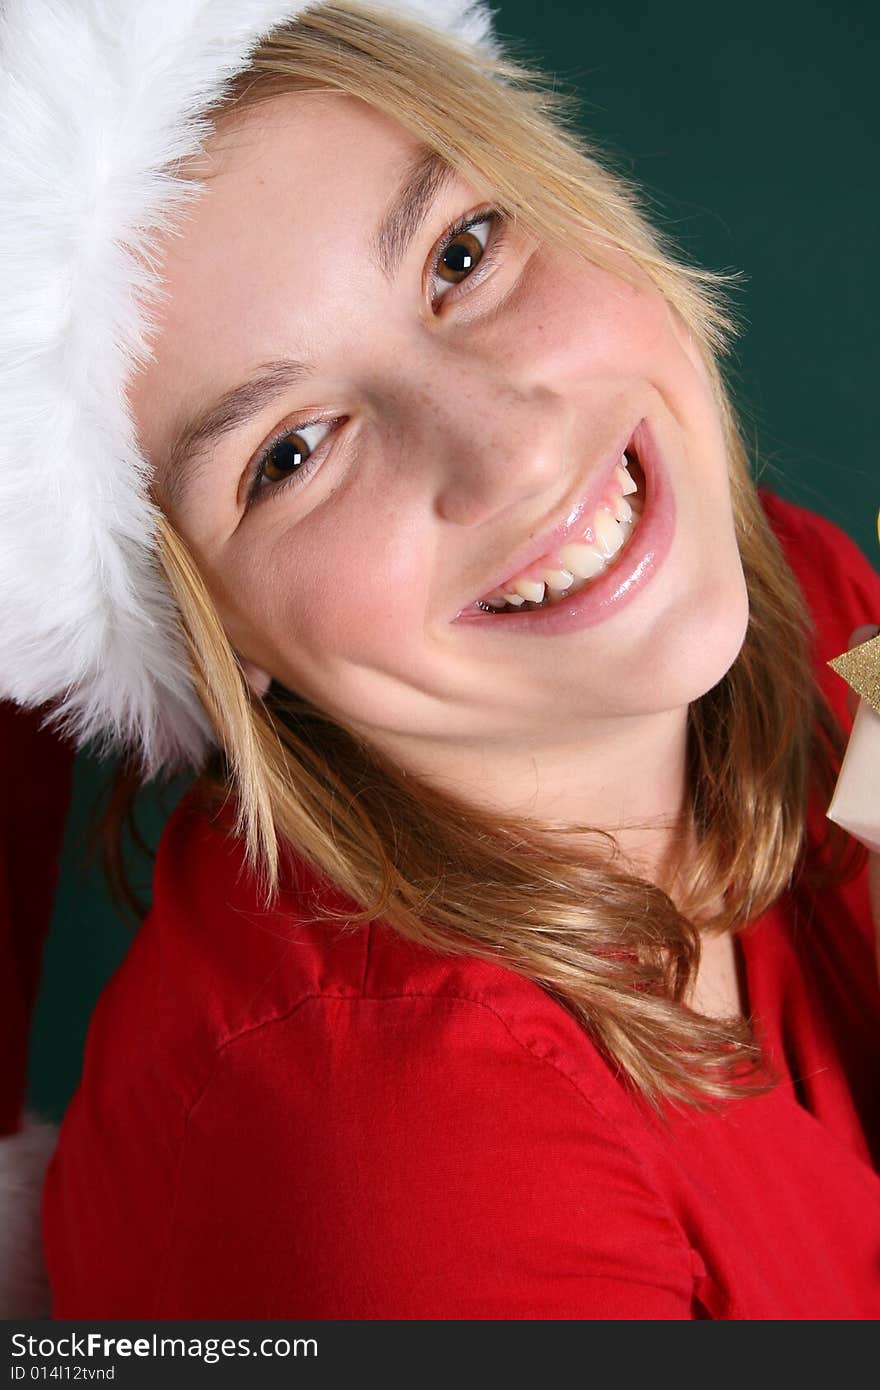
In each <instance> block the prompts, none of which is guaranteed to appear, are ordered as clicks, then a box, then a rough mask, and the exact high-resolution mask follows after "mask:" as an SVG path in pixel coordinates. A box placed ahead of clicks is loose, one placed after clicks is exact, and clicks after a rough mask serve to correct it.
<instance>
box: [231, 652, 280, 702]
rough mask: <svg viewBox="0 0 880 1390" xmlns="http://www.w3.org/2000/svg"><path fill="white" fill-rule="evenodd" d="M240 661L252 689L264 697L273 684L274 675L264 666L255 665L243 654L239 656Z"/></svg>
mask: <svg viewBox="0 0 880 1390" xmlns="http://www.w3.org/2000/svg"><path fill="white" fill-rule="evenodd" d="M238 663H239V665H240V666H241V669H242V671H243V672H244V675H245V679H246V680H247V683H248V685H249V686H250V688H251V690H253V692H254V694H255V695H259V696H260V698H261V699H262V698H263V696H264V695H265V694H266V691H267V690H268V689H269V686H270V685H271V684H272V677H271V676H270V675H269V672H268V671H264V670H263V668H262V666H255V665H254V663H253V662H252V661H247V660H246V659H245V658H244V657H243V656H240V657H239V658H238Z"/></svg>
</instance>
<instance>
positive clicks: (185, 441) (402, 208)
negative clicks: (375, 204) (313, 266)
mask: <svg viewBox="0 0 880 1390" xmlns="http://www.w3.org/2000/svg"><path fill="white" fill-rule="evenodd" d="M456 176H457V170H456V169H455V168H453V166H452V165H450V164H449V163H447V161H446V160H445V159H444V158H443V156H442V155H440V154H438V153H437V152H436V151H435V150H429V149H426V148H425V147H424V146H422V147H421V149H420V151H419V152H418V153H417V154H416V155H415V156H414V157H413V158H411V159H410V160H409V161H408V162H407V163H406V164H405V166H404V171H403V176H402V178H401V179H400V182H399V184H398V186H397V189H396V191H395V193H394V195H393V196H392V198H391V200H390V202H389V204H388V206H387V208H386V210H385V213H384V215H383V217H382V220H381V222H380V223H379V227H378V229H377V231H376V233H375V235H374V236H373V237H372V238H371V239H370V242H369V249H370V254H371V257H372V259H373V260H374V262H375V264H376V266H377V267H378V269H379V270H380V272H381V273H382V274H383V275H384V276H385V278H386V279H387V280H393V279H394V277H395V276H396V275H397V273H398V271H399V270H400V266H401V263H402V261H403V259H404V257H405V255H406V253H407V250H408V248H409V246H410V244H411V242H412V240H413V238H414V237H415V236H416V234H417V233H418V231H419V229H420V227H421V226H422V224H423V223H424V221H425V218H426V217H427V215H428V212H429V211H430V209H431V207H432V205H433V204H434V202H435V201H436V200H437V198H438V197H439V195H440V193H441V191H442V190H443V189H444V188H445V187H446V186H447V184H449V183H450V182H451V181H452V180H453V179H455V178H456ZM313 372H314V367H313V366H312V365H311V364H310V363H306V362H299V361H296V360H294V359H293V358H289V357H282V358H277V359H275V360H273V361H271V362H264V363H261V364H260V365H259V366H257V367H256V368H255V369H254V371H253V372H252V373H251V375H250V376H249V377H248V378H247V380H245V381H243V382H241V383H240V384H239V385H237V386H233V387H231V388H230V389H229V390H227V391H224V392H223V393H222V395H220V396H218V397H217V399H216V400H214V401H212V402H211V404H209V405H207V406H204V407H202V408H201V409H200V410H199V411H197V413H196V414H195V415H194V416H192V418H190V419H188V420H186V421H185V423H184V424H182V425H180V426H178V427H177V429H176V430H175V432H174V436H173V439H172V443H171V445H170V447H169V448H168V450H167V451H166V453H165V456H164V458H163V459H162V460H161V461H160V463H159V464H158V466H157V467H156V470H155V482H154V487H155V489H156V491H157V493H159V494H160V495H163V496H165V497H166V498H167V499H168V502H169V503H170V504H171V506H172V507H176V506H179V504H180V502H181V501H182V499H183V496H184V493H185V492H186V491H187V490H188V489H189V488H190V487H192V486H193V484H194V483H195V482H196V481H197V480H198V478H199V477H200V476H201V474H202V472H203V471H204V469H205V467H206V465H207V464H208V463H209V461H210V459H209V453H208V451H209V448H210V446H211V445H213V444H215V443H216V442H217V441H218V440H219V439H222V438H223V437H224V436H226V435H229V434H233V433H235V432H236V431H237V430H239V429H241V428H242V426H244V425H246V424H247V423H248V421H250V420H252V419H253V418H254V416H256V415H258V414H259V413H260V412H261V411H262V410H264V409H266V408H267V407H268V406H269V405H270V404H271V403H272V401H274V400H276V399H277V398H278V397H279V396H281V395H282V394H283V393H284V392H285V391H287V390H289V389H290V387H291V386H295V385H298V384H299V383H300V382H302V381H303V380H305V379H306V378H307V377H308V376H310V375H311V374H312V373H313Z"/></svg>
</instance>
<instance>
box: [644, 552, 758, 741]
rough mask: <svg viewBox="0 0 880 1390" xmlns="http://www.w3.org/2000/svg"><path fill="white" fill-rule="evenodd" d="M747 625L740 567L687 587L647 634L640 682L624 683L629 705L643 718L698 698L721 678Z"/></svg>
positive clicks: (747, 613) (736, 653) (743, 583)
mask: <svg viewBox="0 0 880 1390" xmlns="http://www.w3.org/2000/svg"><path fill="white" fill-rule="evenodd" d="M748 625H749V596H748V589H747V588H746V582H745V576H744V575H743V572H742V567H741V566H740V565H737V567H736V571H735V572H734V573H733V574H729V575H726V576H721V575H719V574H717V573H716V574H715V575H713V576H712V577H711V578H709V579H706V580H704V581H703V582H702V583H700V584H699V585H696V586H691V587H690V589H689V593H688V594H687V595H686V596H684V597H682V599H681V601H680V602H678V603H677V604H676V605H675V606H674V608H673V609H671V610H669V611H668V612H667V613H666V614H665V615H664V619H663V622H662V624H660V625H659V630H658V629H655V631H654V633H653V634H652V640H651V644H650V647H651V656H650V660H649V662H648V663H646V664H645V667H644V669H643V671H642V672H641V673H640V674H641V675H642V679H641V680H639V681H636V682H631V683H630V690H631V693H632V695H633V696H635V699H634V700H633V701H632V704H633V705H637V707H638V712H639V713H644V714H647V713H656V712H659V711H661V710H671V709H680V708H682V706H684V705H689V704H690V703H691V702H692V701H693V700H698V699H699V698H700V696H701V695H705V694H706V692H707V691H709V690H711V689H712V688H713V686H716V685H717V684H718V682H719V681H721V680H723V679H724V677H725V676H726V675H727V672H728V671H729V670H730V668H731V666H732V665H733V664H734V662H735V661H736V659H737V657H738V656H739V653H740V651H741V650H742V646H743V642H744V641H745V637H746V632H747V630H748ZM637 690H638V695H637V694H636V691H637ZM632 712H633V713H635V712H636V709H635V708H634V709H633V710H632Z"/></svg>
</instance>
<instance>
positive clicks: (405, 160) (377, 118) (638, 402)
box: [129, 93, 748, 794]
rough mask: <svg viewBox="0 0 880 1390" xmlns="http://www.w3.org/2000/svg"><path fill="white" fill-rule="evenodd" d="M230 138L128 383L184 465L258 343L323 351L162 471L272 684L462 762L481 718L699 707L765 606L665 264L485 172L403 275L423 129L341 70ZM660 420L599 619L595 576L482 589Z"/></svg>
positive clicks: (629, 718)
mask: <svg viewBox="0 0 880 1390" xmlns="http://www.w3.org/2000/svg"><path fill="white" fill-rule="evenodd" d="M213 153H214V154H215V156H216V159H217V166H216V167H217V172H215V173H213V174H212V178H211V180H210V182H209V183H208V185H207V192H206V193H205V194H204V195H203V196H202V197H201V198H200V199H199V200H198V202H197V203H196V204H195V205H194V210H193V212H192V213H191V216H190V220H189V221H188V222H187V223H186V224H185V227H184V231H183V235H182V236H180V237H177V238H173V239H168V240H166V241H165V242H164V243H163V244H162V245H163V251H164V255H165V259H164V263H163V267H162V268H163V276H164V280H165V283H166V287H167V288H168V290H169V291H170V298H169V300H168V302H167V304H166V305H164V306H163V307H162V309H161V311H160V312H159V313H158V314H156V313H154V319H155V321H156V323H157V327H158V333H157V335H156V337H155V338H154V340H153V342H154V351H155V354H156V360H155V362H153V363H151V364H150V365H149V366H148V367H147V368H145V369H144V370H143V371H141V372H140V373H139V374H138V376H136V377H135V378H134V379H133V381H132V383H131V386H130V390H129V398H130V402H131V406H132V410H133V413H134V417H135V422H136V426H137V430H138V437H139V442H140V444H141V448H142V449H143V451H144V452H145V454H146V456H147V457H148V458H149V459H150V460H151V461H153V462H154V463H159V461H161V460H163V459H165V458H166V457H167V455H168V452H169V450H170V448H171V444H172V441H173V440H174V439H175V438H176V436H177V434H178V432H179V430H180V428H181V425H182V423H183V422H184V421H187V420H189V419H190V418H191V417H193V416H195V415H196V414H198V412H200V411H202V410H204V409H205V407H206V406H207V405H208V404H209V403H210V402H213V401H214V400H215V399H216V398H217V397H218V396H220V395H221V394H222V393H223V392H225V391H227V390H228V389H229V388H231V387H235V386H239V385H240V384H241V383H243V382H245V381H246V380H247V379H248V378H250V377H251V376H253V375H254V373H255V370H256V369H257V367H259V366H262V365H265V364H266V363H269V362H277V361H278V360H279V359H282V358H291V359H296V360H298V361H299V362H302V363H305V364H307V371H306V373H305V374H301V375H300V378H299V379H298V380H293V381H291V382H290V383H289V384H288V385H287V387H286V388H285V389H283V390H281V391H279V392H278V393H276V395H275V397H274V398H273V399H271V400H267V401H265V402H264V403H263V405H262V407H261V408H260V409H259V410H258V412H257V413H256V414H255V415H254V416H253V418H252V419H251V420H250V421H249V422H248V423H246V424H244V425H242V426H240V427H237V428H235V429H230V430H228V431H227V432H226V433H225V434H223V435H222V436H221V437H220V438H219V439H217V440H216V441H215V442H214V443H213V444H211V445H210V446H209V449H208V451H207V453H206V455H205V458H204V460H203V461H202V463H201V466H200V467H199V469H198V470H197V471H195V472H192V471H186V470H184V469H183V468H182V467H181V466H178V467H177V470H176V471H175V472H173V473H172V475H171V478H170V479H169V480H165V481H163V482H162V483H157V495H158V496H159V499H160V501H161V502H162V504H163V506H164V508H165V510H166V511H167V512H169V514H170V515H171V518H172V520H173V521H174V523H175V525H176V526H177V528H178V530H179V531H180V533H181V534H182V536H183V537H184V539H185V540H186V541H187V542H188V544H189V546H190V548H191V550H192V551H193V553H194V555H195V557H196V559H197V562H198V563H199V566H200V568H201V571H202V573H203V575H204V577H205V579H206V581H207V584H208V587H209V589H210V591H211V593H212V594H213V596H214V598H215V601H216V603H217V606H218V611H219V613H220V616H221V618H222V621H223V623H224V626H225V628H226V631H227V633H228V634H229V637H230V639H231V641H232V643H233V645H234V647H235V649H236V650H237V651H238V652H239V654H240V655H241V657H242V658H243V661H244V662H245V663H246V669H247V671H248V673H249V676H250V678H251V679H252V683H254V684H255V686H257V687H258V688H259V687H260V686H261V685H262V686H265V684H266V683H267V682H268V678H269V676H271V677H273V678H275V679H276V680H277V681H279V682H280V683H281V684H283V685H285V686H287V687H288V688H290V689H292V690H295V691H297V692H299V693H300V694H301V695H303V696H305V697H306V698H307V699H309V700H311V701H312V703H313V704H315V705H316V706H318V707H319V708H321V709H323V710H325V711H327V712H329V713H330V714H332V715H334V716H335V717H337V718H338V719H340V720H341V721H343V722H345V723H346V724H348V725H349V726H352V727H354V728H356V729H357V730H359V731H360V732H361V733H362V734H364V735H365V736H366V737H367V738H368V739H370V740H372V741H374V742H375V743H376V744H377V745H379V746H381V747H382V748H383V749H385V750H386V751H387V752H390V753H391V754H392V755H393V756H395V757H397V758H398V760H399V761H400V762H401V763H402V764H404V765H405V766H408V767H411V768H413V769H414V770H422V771H433V772H443V770H444V769H448V770H450V771H454V769H455V768H456V767H461V768H465V767H466V765H467V760H468V758H469V757H472V754H473V749H474V747H475V746H477V745H479V747H480V749H481V755H482V757H483V758H484V766H487V765H489V764H491V761H492V755H493V750H494V751H495V752H497V754H498V759H499V766H500V765H501V760H502V758H503V756H504V754H505V751H506V752H507V753H508V754H510V753H513V752H515V753H516V754H518V755H519V754H522V753H525V754H527V755H528V756H529V757H533V756H535V755H537V756H538V757H539V758H540V756H541V755H542V750H545V752H546V754H547V756H548V757H550V756H551V750H552V756H557V755H558V756H559V757H567V756H568V755H569V754H571V755H575V753H576V756H577V757H578V758H583V757H585V756H587V755H588V754H589V751H590V749H591V748H596V747H598V745H599V743H600V742H601V741H603V740H604V741H607V740H608V738H609V737H610V736H611V735H612V734H614V733H616V734H618V735H621V736H622V735H625V736H626V737H628V738H629V737H631V736H634V735H635V734H636V732H637V726H638V720H637V719H636V720H635V721H634V719H633V716H642V717H644V718H649V717H654V716H662V717H665V716H670V717H674V718H676V719H680V717H681V716H682V714H683V712H686V708H687V704H688V702H689V701H691V700H693V699H695V698H696V697H697V696H699V695H701V694H703V693H704V692H705V691H706V690H708V689H709V688H711V687H712V686H713V685H714V684H716V683H717V681H719V680H720V679H721V677H722V676H723V675H724V674H725V672H726V671H727V669H728V668H729V666H730V665H731V663H732V662H733V660H734V659H735V657H736V655H737V653H738V651H739V649H740V646H741V644H742V640H743V637H744V634H745V627H746V621H747V614H748V608H747V597H746V589H745V582H744V579H743V574H742V568H741V565H740V560H739V555H738V551H737V546H736V540H735V534H734V526H733V519H732V514H731V504H730V494H729V484H728V476H727V466H726V459H725V448H724V440H723V436H722V430H721V423H720V419H719V414H718V409H717V406H716V403H715V401H714V398H713V395H712V391H711V389H710V384H709V380H708V377H707V375H706V372H705V369H704V367H703V365H702V363H701V361H700V358H699V354H698V352H697V349H696V346H695V345H694V344H693V343H692V342H691V341H690V339H689V336H688V333H687V330H686V329H685V327H684V325H683V324H682V323H681V321H680V320H679V319H678V318H677V316H675V315H674V314H673V312H672V311H671V310H670V308H669V307H668V305H667V303H666V301H665V300H664V299H663V298H662V296H661V295H660V294H659V293H658V291H657V290H656V289H654V288H653V287H652V285H651V284H650V282H649V281H648V280H647V278H646V277H644V276H641V275H640V276H639V280H638V284H637V285H635V286H634V285H632V284H629V283H627V282H626V281H625V280H623V279H620V278H618V276H617V275H615V274H612V273H610V272H609V271H608V270H602V269H599V268H597V267H596V266H595V265H593V264H591V263H589V262H587V261H585V260H581V259H579V258H577V257H575V256H574V255H573V254H571V253H568V252H564V251H560V250H556V249H551V248H550V247H549V246H548V245H546V244H544V243H541V242H539V241H538V240H536V239H535V238H534V237H533V236H531V235H530V234H528V233H527V232H526V231H525V230H524V229H523V228H522V227H521V226H520V227H517V226H515V225H513V224H512V223H508V224H505V223H504V222H503V221H493V220H492V219H491V218H490V219H488V220H487V219H486V214H487V213H489V212H491V205H489V204H487V203H486V202H485V201H482V200H481V198H480V196H479V194H478V193H477V191H476V190H475V189H474V188H473V187H471V186H470V185H469V184H468V183H466V182H465V181H464V180H463V179H462V178H461V177H459V176H454V177H452V178H451V179H450V180H448V181H447V182H446V183H445V184H444V185H443V186H442V187H441V188H440V189H439V190H438V191H436V197H435V198H434V199H433V201H431V202H430V203H429V206H428V207H427V210H426V214H425V217H424V221H423V222H422V223H421V225H419V226H418V228H417V229H416V230H415V233H414V235H413V236H412V239H411V240H410V241H409V242H408V244H407V245H406V247H405V249H404V250H403V255H402V259H401V260H400V264H399V266H398V267H397V269H396V272H395V273H393V274H386V273H384V272H383V269H382V268H381V267H380V265H379V264H377V263H376V260H375V259H374V257H375V255H376V247H375V238H376V232H377V228H378V227H379V224H380V222H381V221H382V218H383V216H384V215H385V213H386V209H387V206H388V204H389V201H390V200H392V199H393V196H394V194H395V193H396V191H397V189H398V185H399V183H400V180H401V173H402V171H403V169H404V166H407V165H408V164H409V163H410V162H411V161H412V160H413V158H414V157H415V156H417V155H418V154H419V153H423V151H421V149H420V147H419V146H418V145H417V142H416V141H415V140H414V138H413V137H411V136H410V135H409V134H408V133H406V132H405V131H404V130H403V129H402V128H401V127H399V126H398V125H397V124H396V123H394V122H392V121H390V120H389V119H387V118H386V117H384V116H383V115H381V114H379V113H377V112H375V111H374V110H373V109H371V108H370V107H368V106H366V105H365V104H364V103H362V102H361V101H359V100H356V99H354V98H351V97H347V96H344V95H342V94H311V93H309V94H291V95H289V96H282V97H277V98H275V99H273V101H272V102H271V103H269V104H268V105H267V106H264V107H262V108H258V109H257V110H256V111H252V112H250V113H249V115H248V116H247V117H246V118H245V120H244V121H243V122H242V124H241V125H240V126H239V127H238V128H237V130H236V133H235V138H234V140H232V141H225V140H220V139H219V138H218V139H217V141H216V143H215V145H214V147H213ZM462 218H469V219H471V220H473V221H474V223H475V225H473V227H472V228H471V229H470V231H468V232H465V233H463V234H460V235H459V236H458V237H457V238H456V239H455V240H454V241H453V243H452V245H451V247H449V249H448V250H447V251H446V252H445V253H444V252H443V248H442V242H443V238H444V235H445V234H447V233H448V230H449V229H450V227H451V226H452V225H453V224H454V223H456V222H457V221H458V220H459V219H462ZM620 264H621V268H623V267H626V268H627V269H628V270H629V271H630V272H633V271H634V269H635V268H634V266H633V265H632V263H631V262H627V261H624V259H623V257H622V256H621V258H620ZM227 423H228V422H227ZM637 427H638V430H639V432H638V433H636V430H637ZM279 435H281V436H282V438H281V439H280V441H279V442H278V443H277V444H276V446H275V447H274V448H273V450H272V452H271V453H270V455H269V458H268V460H267V461H266V463H265V465H264V467H263V470H262V471H261V472H259V473H258V472H257V471H256V463H257V459H258V456H259V455H260V453H261V447H262V446H264V445H265V444H266V443H267V441H270V440H274V439H277V438H278V436H279ZM634 435H635V439H636V443H637V444H638V445H639V447H638V448H637V453H638V456H639V462H640V463H641V465H642V467H643V468H644V472H645V480H644V490H645V492H646V505H645V510H644V514H643V516H642V519H641V521H640V522H639V524H638V526H637V528H636V529H635V530H634V531H633V532H632V534H631V535H630V538H629V540H628V542H627V544H626V546H625V548H624V549H623V550H622V551H621V552H620V553H619V554H618V555H617V557H616V559H615V561H614V564H613V566H612V567H610V568H609V569H608V571H607V573H605V574H604V575H602V576H600V577H599V579H598V580H596V581H594V583H595V585H596V590H597V593H598V594H599V595H600V598H601V601H599V600H591V601H590V602H589V603H588V604H587V605H586V606H584V605H583V604H582V605H581V609H582V611H581V613H580V616H579V617H578V618H577V619H576V620H572V621H571V622H567V621H564V622H559V621H558V615H559V614H560V613H562V612H563V611H568V608H571V609H572V610H574V608H575V600H574V599H572V600H570V601H568V603H566V601H563V602H562V603H558V604H557V603H554V606H553V607H552V608H550V609H548V611H547V612H537V611H535V612H533V613H531V614H529V615H528V617H527V618H525V619H524V613H523V608H522V607H520V608H519V610H511V611H507V612H501V613H494V614H493V613H486V612H480V610H478V609H476V608H475V606H474V605H475V601H476V600H477V599H478V598H480V597H481V596H484V595H486V594H487V593H489V592H491V591H492V587H493V585H495V584H496V581H497V580H499V579H500V578H501V577H502V576H507V575H510V576H513V575H514V574H515V573H516V570H517V568H518V566H519V565H520V564H521V562H522V561H523V560H524V559H525V558H529V557H531V556H533V555H534V554H535V552H536V548H537V547H539V546H540V544H541V543H542V541H543V539H544V538H545V537H546V536H547V535H548V533H551V532H553V531H554V528H556V527H558V525H559V524H560V523H562V522H565V521H566V520H567V519H568V520H572V519H573V518H575V517H579V518H580V519H579V523H578V525H577V526H573V528H572V530H571V534H570V536H569V540H576V539H577V538H578V536H579V535H581V533H583V531H584V526H585V525H586V524H587V523H589V522H590V520H591V518H592V515H593V512H594V509H595V508H594V504H595V503H596V502H597V501H598V500H599V494H600V493H601V492H602V491H603V489H604V491H605V492H606V493H607V488H605V487H604V484H605V479H606V478H609V479H610V478H611V476H612V472H613V469H614V466H615V464H616V461H617V458H618V455H619V453H620V452H621V451H622V449H623V448H624V447H625V446H626V445H627V444H629V443H630V441H631V440H632V438H633V436H634ZM635 472H636V473H637V472H638V469H637V468H636V469H635ZM168 482H170V483H171V484H172V485H173V488H174V499H173V501H172V500H171V496H170V492H169V488H168ZM249 496H250V498H251V500H250V501H249ZM584 499H588V506H587V512H584V514H583V516H581V514H580V511H579V508H580V507H581V503H582V502H583V501H584ZM591 534H592V533H591ZM645 537H647V540H645ZM556 539H559V538H558V537H557V538H556ZM563 539H564V538H563ZM588 539H589V536H588ZM587 592H588V591H587V590H585V591H584V593H585V594H586V593H587ZM623 595H626V601H625V602H621V601H620V598H621V596H623ZM472 618H473V619H475V620H473V621H472V620H471V619H472ZM548 620H549V621H548ZM554 624H556V626H554ZM499 794H501V793H500V792H499Z"/></svg>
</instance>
